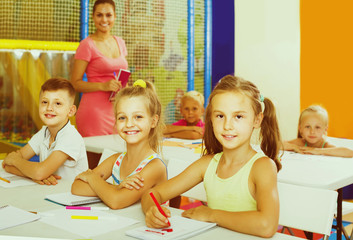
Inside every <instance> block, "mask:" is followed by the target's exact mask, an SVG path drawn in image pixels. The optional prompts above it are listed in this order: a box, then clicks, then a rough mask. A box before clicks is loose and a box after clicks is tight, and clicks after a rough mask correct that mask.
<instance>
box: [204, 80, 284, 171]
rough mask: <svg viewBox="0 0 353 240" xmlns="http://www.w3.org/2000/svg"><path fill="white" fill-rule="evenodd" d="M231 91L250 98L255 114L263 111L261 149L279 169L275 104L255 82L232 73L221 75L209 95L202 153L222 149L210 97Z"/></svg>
mask: <svg viewBox="0 0 353 240" xmlns="http://www.w3.org/2000/svg"><path fill="white" fill-rule="evenodd" d="M231 91H232V92H237V93H238V92H239V93H242V94H244V95H246V96H247V97H249V98H250V100H251V105H252V108H253V110H254V112H255V116H257V115H258V114H260V113H261V112H262V111H263V115H264V117H263V120H262V122H261V130H260V136H261V149H262V151H263V152H264V153H265V154H266V155H267V156H268V157H269V158H271V159H273V160H274V162H275V163H276V166H277V170H278V171H279V170H280V169H281V167H282V165H281V163H280V160H279V150H280V146H281V136H280V132H279V127H278V122H277V117H276V110H275V106H274V105H273V103H272V102H271V100H270V99H268V98H264V97H263V96H262V95H261V94H260V91H259V90H258V88H257V87H256V86H255V84H253V83H252V82H249V81H246V80H244V79H242V78H239V77H235V76H232V75H227V76H225V77H223V78H222V79H221V80H220V81H219V82H218V84H217V85H216V87H215V88H214V90H213V91H212V93H211V95H210V97H209V104H208V106H207V108H206V120H205V133H204V137H203V140H204V143H205V149H204V151H203V155H206V154H215V153H219V152H222V151H223V146H222V145H221V143H220V142H219V141H218V140H217V138H216V136H215V135H214V133H213V126H212V121H211V114H212V99H213V98H214V96H216V95H217V94H220V93H225V92H231ZM262 102H263V103H264V108H265V109H264V110H263V109H262V106H261V105H262V104H261V103H262Z"/></svg>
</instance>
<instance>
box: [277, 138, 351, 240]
mask: <svg viewBox="0 0 353 240" xmlns="http://www.w3.org/2000/svg"><path fill="white" fill-rule="evenodd" d="M328 141H329V142H330V143H332V144H334V145H336V146H341V147H347V148H350V149H353V140H350V139H339V138H328ZM278 181H279V182H284V183H290V184H295V185H302V186H308V187H316V188H323V189H329V190H338V200H337V218H336V219H337V222H338V224H337V239H339V240H340V239H342V235H341V232H342V229H341V226H342V224H341V223H342V188H343V187H345V186H348V185H350V184H352V183H353V158H341V157H328V156H318V155H303V154H298V153H293V152H284V155H283V156H282V170H281V171H280V172H279V173H278Z"/></svg>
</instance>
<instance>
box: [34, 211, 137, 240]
mask: <svg viewBox="0 0 353 240" xmlns="http://www.w3.org/2000/svg"><path fill="white" fill-rule="evenodd" d="M44 215H45V216H42V217H41V219H40V221H42V222H44V223H46V224H49V225H52V226H54V227H57V228H61V229H63V230H66V231H68V232H72V233H74V234H77V235H80V236H83V237H85V238H91V237H94V236H98V235H101V234H104V233H107V232H111V231H115V230H118V229H121V228H125V227H127V226H130V225H133V224H135V223H138V222H139V221H137V220H135V219H132V218H127V217H122V216H118V215H115V214H112V213H109V212H107V211H95V210H67V209H65V208H64V207H63V208H62V209H57V210H53V211H48V212H44ZM77 215H80V216H98V220H86V219H71V216H77ZM100 217H101V218H103V219H99V218H100Z"/></svg>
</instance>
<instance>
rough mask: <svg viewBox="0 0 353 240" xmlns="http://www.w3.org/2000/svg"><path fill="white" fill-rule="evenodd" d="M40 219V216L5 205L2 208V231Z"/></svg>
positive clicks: (0, 225) (0, 222)
mask: <svg viewBox="0 0 353 240" xmlns="http://www.w3.org/2000/svg"><path fill="white" fill-rule="evenodd" d="M39 218H40V216H38V215H36V214H33V213H30V212H27V211H25V210H22V209H20V208H16V207H13V206H11V205H5V206H2V207H0V230H3V229H6V228H10V227H15V226H18V225H21V224H24V223H28V222H32V221H35V220H38V219H39Z"/></svg>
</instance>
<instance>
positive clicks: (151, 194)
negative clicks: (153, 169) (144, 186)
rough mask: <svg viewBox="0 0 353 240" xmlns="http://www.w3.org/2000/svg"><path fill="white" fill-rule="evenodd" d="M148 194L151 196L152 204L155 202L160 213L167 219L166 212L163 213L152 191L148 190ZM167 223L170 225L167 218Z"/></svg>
mask: <svg viewBox="0 0 353 240" xmlns="http://www.w3.org/2000/svg"><path fill="white" fill-rule="evenodd" d="M150 196H151V198H152V200H153V202H154V204H156V206H157V208H158V210H159V212H160V213H162V215H163V216H165V217H166V218H167V220H168V217H167V214H165V212H164V211H163V209H162V208H161V205H159V203H158V201H157V199H156V197H155V196H154V195H153V193H152V192H150ZM168 225H169V226H170V222H169V220H168Z"/></svg>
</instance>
